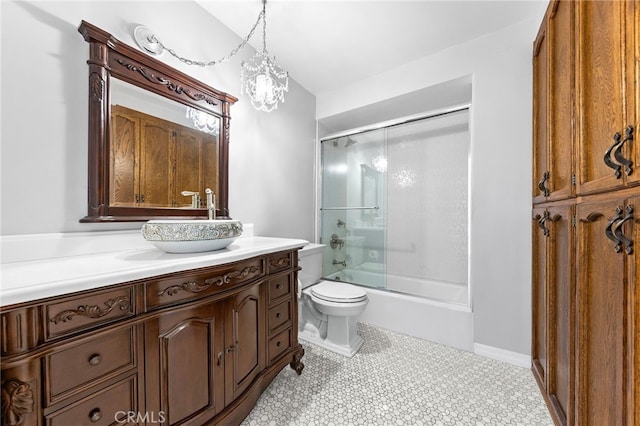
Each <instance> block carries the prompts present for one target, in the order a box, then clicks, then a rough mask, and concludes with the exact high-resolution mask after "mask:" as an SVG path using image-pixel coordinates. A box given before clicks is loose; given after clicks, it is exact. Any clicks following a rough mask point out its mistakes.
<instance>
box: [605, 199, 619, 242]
mask: <svg viewBox="0 0 640 426" xmlns="http://www.w3.org/2000/svg"><path fill="white" fill-rule="evenodd" d="M620 219H622V207H620V206H618V207H616V215H615V217H614V218H613V219H611V220H610V221H609V223H608V224H607V227H606V228H605V229H604V234H605V235H606V236H607V238H609V239H610V240H611V241H613V242H614V243H615V246H614V247H613V249H614V250H615V251H616V253H620V250H622V243H621V242H620V240H619V239H618V237H617V236H616V235H615V234H614V233H613V230H612V227H613V225H614V224H615V223H616V222H617V221H619V220H620ZM616 228H617V226H616Z"/></svg>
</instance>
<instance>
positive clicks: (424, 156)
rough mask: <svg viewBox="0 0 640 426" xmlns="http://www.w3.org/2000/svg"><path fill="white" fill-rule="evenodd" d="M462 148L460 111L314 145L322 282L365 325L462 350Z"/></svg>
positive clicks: (465, 254)
mask: <svg viewBox="0 0 640 426" xmlns="http://www.w3.org/2000/svg"><path fill="white" fill-rule="evenodd" d="M470 147H471V144H470V132H469V106H468V105H465V106H462V107H457V108H452V109H450V110H447V111H441V112H438V113H435V114H430V115H427V116H423V117H419V118H414V119H410V120H404V121H401V122H396V123H390V124H389V123H387V124H385V125H381V126H377V127H371V128H367V129H358V130H354V131H349V132H343V133H341V134H334V135H330V136H328V137H326V138H324V139H322V140H321V208H320V215H319V221H320V242H321V243H322V244H324V245H325V247H324V260H323V276H324V279H326V280H333V281H337V282H347V283H351V284H357V285H360V286H363V288H365V289H366V291H367V293H368V294H369V299H370V304H369V307H368V308H367V310H366V311H365V312H364V313H363V318H362V319H363V320H365V321H368V322H372V323H377V324H379V325H382V326H387V327H388V328H391V329H396V330H399V331H403V332H406V333H408V334H413V335H419V336H420V337H425V338H429V339H432V340H436V341H441V342H442V343H447V344H451V345H453V346H456V347H461V348H464V349H470V345H471V341H472V338H471V333H472V330H471V329H472V325H471V303H470V291H469V266H468V258H469V249H468V247H469V243H468V241H469V233H468V228H469V227H468V223H469V201H468V200H469V190H468V188H469V153H470ZM419 323H420V324H422V325H421V326H420V327H417V324H419ZM425 324H426V325H425ZM443 324H445V326H444V327H442V325H443ZM449 326H451V327H452V328H451V329H448V328H449ZM430 327H431V328H432V330H429V328H430ZM418 328H419V329H418ZM452 334H453V335H455V337H454V338H451V337H447V336H448V335H452ZM441 336H442V337H441Z"/></svg>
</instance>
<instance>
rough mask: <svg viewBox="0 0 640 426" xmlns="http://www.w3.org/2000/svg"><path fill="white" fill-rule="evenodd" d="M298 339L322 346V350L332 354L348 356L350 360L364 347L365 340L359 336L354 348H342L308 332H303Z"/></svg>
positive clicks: (355, 340)
mask: <svg viewBox="0 0 640 426" xmlns="http://www.w3.org/2000/svg"><path fill="white" fill-rule="evenodd" d="M298 339H300V340H303V341H305V342H308V343H312V344H314V345H316V346H320V347H321V348H324V349H327V350H329V351H331V352H336V353H338V354H340V355H344V356H347V357H349V358H351V357H353V356H354V355H355V354H356V353H357V352H358V351H359V350H360V347H362V344H363V343H364V340H363V339H362V337H360V336H357V338H355V339H353V340H354V342H353V346H342V345H336V344H335V343H332V342H330V341H328V340H326V339H321V338H320V336H317V335H313V334H311V333H308V332H301V333H299V334H298Z"/></svg>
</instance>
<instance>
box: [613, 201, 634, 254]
mask: <svg viewBox="0 0 640 426" xmlns="http://www.w3.org/2000/svg"><path fill="white" fill-rule="evenodd" d="M620 211H621V212H622V209H620ZM625 212H626V215H625V216H624V218H623V219H622V220H620V221H619V222H618V223H617V224H616V226H615V228H614V229H613V234H614V235H615V236H616V237H617V239H618V241H619V244H620V243H622V244H623V245H624V246H625V249H624V251H625V253H627V254H633V240H631V239H629V238H627V237H625V236H624V234H623V233H622V226H623V225H624V223H625V222H627V221H629V220H633V206H632V205H631V204H628V205H627V208H626V209H625ZM616 251H618V250H616Z"/></svg>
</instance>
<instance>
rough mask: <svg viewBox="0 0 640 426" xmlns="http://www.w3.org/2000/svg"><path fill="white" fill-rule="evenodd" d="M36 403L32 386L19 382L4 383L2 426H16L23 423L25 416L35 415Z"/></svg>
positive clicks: (9, 381) (8, 381)
mask: <svg viewBox="0 0 640 426" xmlns="http://www.w3.org/2000/svg"><path fill="white" fill-rule="evenodd" d="M34 407H35V401H34V399H33V392H32V391H31V385H29V384H28V383H24V382H20V381H18V380H7V381H6V382H4V383H2V424H3V425H6V426H16V425H19V424H21V423H22V421H23V418H24V415H25V414H29V413H33V410H34Z"/></svg>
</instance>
